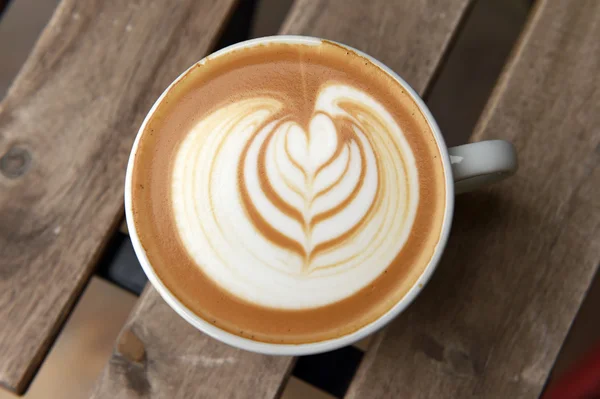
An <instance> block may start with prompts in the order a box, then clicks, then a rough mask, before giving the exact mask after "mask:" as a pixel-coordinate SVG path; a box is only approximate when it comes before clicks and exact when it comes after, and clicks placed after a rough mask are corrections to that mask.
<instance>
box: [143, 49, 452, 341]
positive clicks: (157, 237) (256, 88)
mask: <svg viewBox="0 0 600 399" xmlns="http://www.w3.org/2000/svg"><path fill="white" fill-rule="evenodd" d="M330 82H335V83H340V84H345V85H348V86H351V87H354V88H357V89H359V90H362V91H364V92H365V93H368V94H369V95H370V96H372V97H373V98H375V99H376V100H377V101H378V102H379V103H380V104H382V105H383V106H384V107H385V109H386V110H387V111H388V112H389V113H390V114H391V115H392V116H393V118H394V120H395V121H396V123H397V124H398V125H399V126H400V128H401V129H402V131H403V133H404V136H405V138H406V140H407V142H408V144H409V145H410V149H411V151H412V153H413V155H414V157H415V159H416V165H417V172H418V186H419V187H418V190H419V202H418V207H417V211H416V216H415V219H414V222H413V225H412V229H411V231H410V234H409V236H408V239H407V241H406V243H405V245H404V246H403V247H402V249H401V250H400V252H399V253H398V254H397V255H396V256H395V258H394V260H393V261H392V262H391V263H390V264H389V266H388V267H387V268H386V269H385V270H384V272H383V273H381V274H380V275H379V276H378V277H377V278H376V279H375V280H374V281H373V282H372V283H371V284H369V285H368V286H366V287H365V288H363V289H361V290H360V291H358V292H357V293H356V294H354V295H352V296H350V297H347V298H345V299H343V300H340V301H338V302H335V303H332V304H329V305H325V306H321V307H316V308H308V309H294V310H290V309H278V308H273V307H266V306H260V305H257V304H255V303H250V302H249V301H246V300H243V299H241V298H240V297H238V296H236V295H233V294H231V293H230V292H229V291H227V290H225V289H223V288H222V287H220V286H219V285H218V284H217V283H216V282H214V281H213V280H212V279H211V278H210V277H209V276H208V275H206V274H205V273H204V272H203V271H202V269H201V268H200V267H198V265H197V264H196V263H195V261H194V260H193V258H192V257H191V256H190V255H189V254H188V252H187V250H186V248H185V246H184V245H183V243H182V241H181V238H180V236H179V234H178V230H177V225H176V221H175V217H174V212H173V204H172V198H171V186H172V181H171V171H172V170H173V163H174V159H175V156H176V154H177V150H178V146H179V145H180V144H181V142H182V141H183V140H184V139H185V137H186V135H187V134H188V133H189V132H190V130H191V129H192V128H193V126H194V125H195V124H196V123H198V121H200V120H202V119H203V118H204V117H206V116H207V115H209V114H210V113H212V112H214V111H215V110H216V109H218V108H221V107H223V106H224V105H226V104H231V103H234V102H236V101H241V100H244V99H246V98H253V97H256V96H258V95H268V96H271V97H275V98H279V99H282V102H284V103H285V104H287V105H286V110H285V113H286V114H287V115H293V117H294V118H295V120H296V121H297V122H298V123H299V124H300V125H307V124H308V123H309V120H310V118H311V115H312V114H313V109H314V101H315V99H316V98H317V95H318V92H319V90H320V88H321V87H323V85H324V84H326V83H330ZM241 195H242V196H243V195H244V194H243V192H242V193H241ZM445 195H446V188H445V178H444V171H443V165H442V161H441V157H440V153H439V149H438V147H437V144H436V141H435V139H434V136H433V134H432V131H431V128H430V127H429V125H428V123H427V121H426V119H425V117H424V115H423V114H422V113H421V111H420V110H419V108H418V106H417V104H416V103H415V102H414V100H413V99H412V98H411V96H410V95H409V94H408V93H407V92H406V91H405V90H404V88H403V87H402V85H400V84H399V83H398V82H397V81H396V80H395V79H393V78H392V77H390V76H389V75H388V74H387V73H385V72H384V71H383V70H381V69H380V68H379V67H378V66H376V65H374V64H372V63H371V62H370V61H369V60H367V59H365V58H363V57H361V56H359V55H357V54H355V53H353V52H351V51H348V50H347V49H345V48H343V47H341V46H338V45H336V44H333V43H329V42H323V43H322V44H320V45H316V46H311V45H299V44H283V43H271V44H264V45H257V46H254V47H250V48H245V49H241V50H236V51H234V52H231V53H228V54H226V55H225V56H219V57H213V58H209V59H208V60H207V61H206V62H204V63H203V64H198V65H196V66H195V67H193V68H192V69H191V70H190V71H189V72H188V73H187V74H186V75H185V77H184V78H182V79H181V80H179V81H178V82H177V83H176V84H175V85H174V86H172V87H171V89H170V90H169V92H168V93H167V94H166V96H165V97H164V99H163V101H162V102H161V103H160V105H159V106H158V108H157V109H156V112H155V113H154V114H153V115H152V117H151V118H150V120H149V121H148V123H147V124H146V126H145V129H144V131H143V132H142V136H141V139H140V140H139V144H138V149H137V153H136V156H135V162H134V168H133V174H132V210H133V218H134V223H135V227H136V231H137V234H138V236H139V239H140V242H141V244H142V246H143V247H144V249H145V251H146V255H147V257H148V259H149V261H150V264H151V265H152V267H153V269H154V270H155V271H156V274H157V275H158V277H159V278H160V279H161V281H162V282H163V283H164V284H165V286H166V287H167V288H168V289H169V290H170V291H171V293H173V295H175V296H176V297H177V298H178V299H179V301H180V302H182V303H183V304H184V305H185V306H186V307H187V308H188V309H190V310H191V311H192V312H194V313H195V314H197V315H198V316H199V317H201V318H203V319H204V320H206V321H208V322H210V323H213V324H214V325H216V326H217V327H220V328H222V329H224V330H226V331H229V332H231V333H233V334H236V335H240V336H243V337H246V338H250V339H254V340H257V341H263V342H273V343H289V344H298V343H307V342H317V341H323V340H327V339H332V338H336V337H339V336H342V335H346V334H349V333H351V332H353V331H356V330H357V329H359V328H361V327H363V326H365V325H366V324H368V323H370V322H373V321H374V320H376V319H378V318H379V317H380V316H381V315H382V314H384V313H385V312H386V311H388V310H390V309H391V308H392V307H393V306H394V305H395V304H396V303H397V302H398V301H399V300H400V299H401V298H402V297H403V296H404V295H406V293H407V292H408V291H409V290H410V288H411V287H412V286H413V285H414V284H415V283H416V281H417V279H418V278H419V276H420V275H421V274H422V273H423V271H424V269H425V268H426V266H427V265H428V263H429V261H430V259H431V257H432V255H433V253H434V250H435V248H436V246H437V243H438V241H439V238H440V234H441V226H442V222H443V216H444V208H445ZM282 206H285V204H283V205H282ZM290 212H292V211H290ZM259 222H260V221H259ZM261 223H262V222H261ZM265 228H267V229H268V226H267V227H265ZM280 238H281V237H279V238H277V237H275V238H274V239H280ZM282 245H286V244H285V243H283V244H282ZM289 245H290V251H295V252H298V253H301V252H302V251H303V249H302V248H300V247H298V246H297V245H296V244H294V243H290V244H289ZM328 245H330V244H328ZM331 245H333V244H331ZM305 255H306V254H305Z"/></svg>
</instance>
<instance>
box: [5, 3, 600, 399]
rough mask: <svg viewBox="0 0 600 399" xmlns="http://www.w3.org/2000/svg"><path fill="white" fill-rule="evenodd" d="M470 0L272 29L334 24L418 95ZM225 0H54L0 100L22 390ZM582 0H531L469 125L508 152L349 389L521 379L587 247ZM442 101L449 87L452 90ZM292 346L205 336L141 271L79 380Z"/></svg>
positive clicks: (461, 208)
mask: <svg viewBox="0 0 600 399" xmlns="http://www.w3.org/2000/svg"><path fill="white" fill-rule="evenodd" d="M472 3H473V1H472V0H444V1H441V0H422V1H419V2H417V1H412V0H410V1H409V0H369V1H363V0H346V1H343V0H331V1H328V0H296V1H295V2H294V3H293V5H292V8H291V9H290V11H289V14H288V16H287V18H286V20H285V21H284V23H283V25H282V27H281V29H280V33H286V34H302V35H311V36H319V37H324V38H328V39H333V40H337V41H340V42H343V43H347V44H349V45H351V46H354V47H356V48H358V49H360V50H363V51H365V52H367V53H369V54H371V55H373V56H374V57H376V58H378V59H380V60H381V61H382V62H384V63H385V64H387V65H388V66H390V67H391V68H392V69H394V70H395V71H397V72H398V73H399V74H400V75H401V76H403V77H404V78H405V79H406V80H407V81H408V82H409V83H410V84H411V85H412V86H413V87H414V88H415V89H416V90H417V91H418V92H419V93H421V94H424V95H426V93H427V92H428V90H429V89H430V87H431V85H432V82H434V80H435V77H436V76H437V74H438V73H439V71H440V68H441V67H443V64H444V59H445V56H446V54H447V53H448V51H449V48H450V47H451V46H452V43H453V39H454V38H455V36H456V34H457V32H458V30H459V29H460V26H461V23H462V21H463V20H464V18H465V16H466V14H467V13H468V12H469V10H470V7H471V6H472ZM235 6H236V1H235V0H181V1H179V2H173V1H170V0H160V1H151V0H135V1H129V2H126V1H121V0H85V1H77V0H62V2H61V3H60V5H59V7H58V9H57V10H56V12H55V14H54V16H53V18H52V20H51V21H50V23H49V24H48V26H47V27H46V29H45V30H44V32H43V34H42V36H41V37H40V39H39V41H38V43H37V45H36V47H35V49H34V50H33V52H32V53H31V55H30V57H29V59H28V61H27V62H26V64H25V65H24V67H23V68H22V70H21V72H20V74H19V76H18V78H17V79H16V81H15V82H14V84H13V85H12V87H11V89H10V90H9V92H8V94H7V96H6V98H5V99H4V101H3V102H2V103H1V105H0V384H2V385H3V386H5V387H7V388H8V389H10V390H13V391H15V392H17V393H22V392H24V390H25V389H26V387H27V385H28V383H29V382H30V380H31V379H32V377H33V375H34V373H35V371H36V369H37V367H38V366H39V364H40V363H41V362H42V360H43V358H44V356H45V354H46V352H47V351H48V348H49V346H50V345H51V343H52V342H53V340H54V338H55V336H56V334H57V332H58V331H59V329H60V327H61V325H62V323H63V322H64V320H65V318H66V317H67V315H68V314H69V312H70V310H71V309H72V307H73V305H74V303H75V302H76V301H77V298H78V295H79V294H80V292H81V290H82V288H83V287H84V285H85V284H86V282H87V281H88V279H89V278H90V276H91V274H92V273H93V272H94V269H95V267H96V264H97V261H98V258H99V256H100V254H101V253H102V252H103V249H104V247H105V245H106V243H107V241H108V240H109V238H110V237H111V235H112V234H113V233H114V232H115V231H116V229H117V228H118V225H119V224H120V222H121V220H122V218H123V201H122V198H123V181H124V170H125V164H126V160H127V157H128V153H129V149H130V147H131V144H132V142H133V139H134V136H135V133H136V131H137V128H138V126H139V125H140V123H141V120H142V118H143V117H144V115H145V113H146V112H147V110H148V109H149V107H150V105H151V103H152V102H153V101H154V99H155V98H156V97H157V96H158V95H159V93H160V92H161V91H162V89H163V88H164V87H165V86H166V85H167V84H168V83H169V82H170V81H171V80H172V79H173V78H174V77H176V76H177V75H178V74H179V72H181V71H182V70H184V69H185V68H186V67H187V66H189V65H190V64H192V63H193V62H195V61H197V60H198V59H200V58H202V57H203V56H204V55H206V54H207V53H209V52H210V51H211V50H212V49H213V46H214V44H215V42H216V40H217V39H218V37H219V35H220V33H221V31H222V28H223V26H224V25H225V23H226V21H227V19H228V17H229V16H230V15H231V13H232V10H233V9H234V7H235ZM599 37H600V2H596V1H594V0H581V1H579V2H577V3H576V4H575V3H573V2H567V1H554V0H537V2H536V3H535V5H534V7H533V9H532V10H531V11H530V14H529V17H528V22H527V24H526V26H525V28H524V30H523V32H522V34H521V36H520V39H519V41H518V43H517V45H516V46H515V48H514V50H513V52H512V55H511V57H510V59H509V61H508V62H507V64H506V66H505V68H504V70H503V73H502V75H501V78H500V80H499V81H498V83H497V85H496V88H495V89H494V92H493V94H492V96H491V97H490V99H489V101H488V103H487V106H486V108H485V111H484V113H483V115H482V116H481V118H480V120H479V123H478V125H477V128H476V129H475V131H474V133H473V134H472V136H471V139H472V140H482V139H489V138H502V139H507V140H510V141H512V142H513V143H514V144H515V146H516V147H517V150H518V152H519V158H520V170H519V172H518V174H517V175H516V176H515V177H514V178H512V179H511V180H510V181H507V182H505V183H502V184H499V185H497V186H494V187H492V188H490V189H487V190H484V191H482V192H478V193H474V194H468V195H464V196H461V197H459V198H458V200H457V205H456V215H455V223H454V227H453V232H452V236H451V239H450V242H449V244H448V248H447V251H446V253H445V255H444V259H443V261H442V263H441V265H440V267H439V268H438V270H437V271H436V273H435V275H434V278H433V279H432V281H431V282H430V284H429V285H428V286H427V287H426V289H425V291H424V292H423V294H422V296H421V297H420V298H419V299H418V300H417V301H416V302H415V303H414V304H413V305H412V306H410V307H409V309H408V310H407V311H406V312H405V313H404V314H402V315H401V316H400V317H398V319H397V320H395V321H394V322H393V323H392V324H391V325H390V326H389V327H387V328H386V329H384V330H383V331H382V332H380V333H378V334H377V335H376V336H375V337H374V338H373V339H372V341H371V344H370V345H369V347H368V350H367V352H366V354H365V357H364V359H363V360H362V362H361V364H360V367H359V369H358V371H357V373H356V375H355V377H354V379H353V381H352V383H351V385H350V388H349V391H348V393H347V397H350V398H387V397H390V398H397V397H423V398H439V397H442V398H445V397H457V398H464V397H472V396H475V397H494V398H517V397H537V396H538V395H539V394H540V392H541V391H542V389H543V387H544V384H545V382H546V380H547V377H548V374H549V372H550V370H551V368H552V365H553V362H554V360H555V358H556V356H557V354H558V351H559V349H560V348H561V345H562V343H563V341H564V339H565V337H566V335H567V332H568V330H569V327H570V325H571V323H572V321H573V319H574V317H575V315H576V313H577V310H578V309H579V306H580V304H581V302H582V300H583V298H584V296H585V293H586V290H587V289H588V287H589V285H590V282H591V281H592V279H593V277H594V275H595V272H596V270H597V267H598V264H599V262H600V129H599V126H600V80H599V79H598V71H600V41H599V40H598V38H599ZM456 95H457V100H456V101H460V95H461V93H456ZM294 362H295V359H293V358H289V357H270V356H261V355H257V354H253V353H248V352H243V351H240V350H237V349H234V348H231V347H228V346H226V345H223V344H220V343H218V342H217V341H215V340H213V339H211V338H208V337H207V336H205V335H203V334H202V333H200V332H198V331H196V330H194V329H193V328H192V327H191V326H189V325H188V324H187V323H186V322H185V321H184V320H183V319H181V318H179V316H177V315H176V314H175V313H174V312H173V311H171V310H170V308H169V307H168V306H167V305H166V304H165V303H164V302H163V301H162V299H161V298H160V296H159V295H158V294H157V292H156V291H155V290H154V289H153V288H152V287H151V286H147V287H146V289H145V291H144V293H143V294H142V296H141V297H140V299H139V300H138V304H137V306H136V308H135V309H134V311H133V312H132V314H131V315H130V318H129V321H128V322H127V324H126V325H125V327H124V329H123V331H122V333H121V335H120V337H119V339H118V341H117V343H116V345H115V350H114V353H113V356H112V358H111V359H110V361H109V363H108V365H107V366H106V369H105V371H104V373H103V374H102V376H101V377H100V378H99V380H98V383H97V385H96V387H95V389H94V392H93V394H92V397H94V398H117V397H118V398H133V397H157V398H163V397H165V398H167V397H173V398H175V397H181V398H187V397H209V398H212V397H236V398H238V397H239V398H242V397H244V398H245V397H247V398H272V397H277V396H278V395H279V394H280V393H281V392H282V389H283V387H284V385H285V383H286V381H287V379H288V378H289V373H290V370H291V368H292V367H293V365H294Z"/></svg>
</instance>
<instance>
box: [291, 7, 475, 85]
mask: <svg viewBox="0 0 600 399" xmlns="http://www.w3.org/2000/svg"><path fill="white" fill-rule="evenodd" d="M349 3H350V2H348V1H344V0H335V1H329V0H302V1H297V2H296V6H295V9H294V12H292V13H290V14H289V16H288V19H287V20H286V22H285V23H284V26H283V31H284V32H286V33H293V34H302V35H309V36H317V37H321V38H325V39H329V40H335V41H339V42H342V43H345V44H349V45H350V46H352V47H355V48H357V49H359V50H361V51H364V52H366V53H367V54H369V55H372V56H373V57H375V58H377V59H378V60H380V61H381V62H383V63H384V64H386V65H387V66H389V67H390V68H391V69H393V70H394V71H396V72H397V73H399V74H400V75H401V76H402V77H403V78H404V79H405V80H406V81H407V82H408V83H409V84H410V85H411V86H412V87H413V88H414V89H415V90H416V91H417V92H419V93H423V92H424V91H425V88H426V87H427V86H428V84H429V83H430V82H431V80H432V79H433V78H434V76H435V74H436V72H437V68H438V66H439V64H440V61H441V60H442V58H443V57H444V55H445V53H446V51H447V50H448V48H449V45H450V42H451V40H452V39H453V38H454V33H455V32H456V30H457V28H458V25H459V24H460V23H461V21H462V18H463V16H464V15H465V13H466V11H467V9H468V8H469V6H470V5H471V4H472V0H422V1H412V0H391V1H390V0H369V1H362V0H355V1H352V4H349Z"/></svg>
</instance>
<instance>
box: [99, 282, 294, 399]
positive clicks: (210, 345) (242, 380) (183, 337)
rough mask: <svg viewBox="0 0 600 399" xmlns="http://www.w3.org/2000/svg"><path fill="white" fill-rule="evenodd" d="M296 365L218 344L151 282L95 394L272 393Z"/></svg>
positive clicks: (255, 395)
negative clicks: (190, 320)
mask: <svg viewBox="0 0 600 399" xmlns="http://www.w3.org/2000/svg"><path fill="white" fill-rule="evenodd" d="M292 365H293V362H292V361H291V359H290V358H286V357H276V356H261V355H258V354H254V353H250V352H246V351H242V350H239V349H234V348H232V347H230V346H227V345H224V344H220V343H218V342H217V341H215V340H213V339H212V338H210V337H208V336H207V335H205V334H202V333H201V332H199V331H198V330H196V329H195V328H194V327H192V326H191V325H189V324H188V323H186V322H185V321H184V320H183V319H181V318H179V316H178V315H177V314H175V312H173V310H172V309H171V308H170V307H169V306H168V305H167V304H166V303H165V302H164V301H163V300H162V298H161V297H160V296H159V295H158V293H157V292H156V291H155V290H154V288H152V287H151V286H150V285H148V286H147V287H146V290H145V291H144V293H143V294H142V296H141V298H140V300H139V301H138V306H137V307H136V309H135V310H134V311H133V313H132V314H131V317H130V321H129V322H128V323H127V326H126V327H125V329H124V330H123V331H122V332H121V335H120V337H119V339H118V341H117V345H116V348H115V351H114V353H113V356H112V358H111V359H110V361H109V364H108V366H107V367H106V368H105V370H104V372H103V374H102V376H101V377H100V379H99V380H98V383H97V384H96V387H95V390H94V392H93V393H92V398H143V397H156V398H190V397H194V398H216V397H224V398H242V397H248V398H271V397H275V396H276V395H278V394H279V389H280V386H281V382H282V378H283V376H286V375H288V374H289V369H290V368H291V366H292Z"/></svg>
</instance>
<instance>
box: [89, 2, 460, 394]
mask: <svg viewBox="0 0 600 399" xmlns="http://www.w3.org/2000/svg"><path fill="white" fill-rule="evenodd" d="M350 3H352V4H350ZM469 4H470V0H452V1H447V0H444V1H440V0H427V1H422V2H420V3H419V4H416V3H415V2H413V1H412V0H411V1H408V0H395V1H389V0H372V1H369V2H368V4H367V3H366V2H364V1H362V0H352V1H349V0H336V1H327V0H297V1H296V2H295V3H294V5H293V7H292V9H291V10H290V13H289V15H288V18H287V20H286V22H285V23H284V25H283V27H282V29H281V33H284V34H302V35H312V36H319V37H324V38H327V39H331V40H337V41H340V42H344V43H347V44H350V45H352V46H355V47H357V48H359V49H361V50H363V51H366V52H368V53H370V54H372V55H374V56H375V57H378V58H380V59H382V60H383V61H384V62H387V63H388V65H389V66H390V67H392V68H395V69H396V70H397V71H398V72H399V73H401V74H402V75H403V76H405V77H406V78H407V79H408V81H409V82H411V83H412V84H413V85H414V87H416V88H417V89H418V90H420V91H423V90H424V88H425V87H426V86H427V84H428V83H429V82H430V80H431V79H432V76H433V75H434V73H435V71H436V68H437V66H438V65H439V63H440V61H441V59H442V57H443V54H444V53H445V50H446V49H447V47H448V45H449V43H450V41H451V38H452V37H453V34H454V32H455V31H456V29H457V27H458V25H459V23H460V21H461V19H462V17H463V15H464V14H465V12H466V10H467V6H468V5H469ZM392 16H394V17H392ZM131 341H133V342H134V344H129V345H125V348H126V349H122V348H121V350H120V349H119V345H118V346H117V349H116V350H115V353H114V355H113V357H112V359H111V361H110V362H109V364H108V366H107V368H106V369H105V371H104V374H103V375H102V377H101V378H100V380H99V382H98V385H97V386H96V390H95V392H94V394H93V397H94V398H138V397H186V398H187V397H198V398H200V397H217V392H218V395H220V396H219V397H231V398H273V397H277V396H278V395H279V393H280V392H281V390H282V388H283V384H284V383H285V381H286V379H287V378H288V375H289V370H290V369H291V366H292V364H293V361H294V360H293V359H292V358H290V357H270V356H261V355H257V354H252V353H249V352H244V351H239V350H235V349H232V348H230V347H228V346H226V345H223V344H220V343H218V342H216V341H214V340H212V339H210V338H208V337H206V336H204V335H202V334H200V333H198V332H196V331H194V330H193V328H192V327H190V326H188V325H187V323H186V322H185V321H184V320H183V319H181V318H180V317H179V316H178V315H177V314H175V312H173V311H170V310H169V309H168V307H167V305H166V304H165V303H164V302H163V301H162V299H161V298H160V297H159V295H158V293H157V292H156V291H155V290H154V289H153V288H151V287H147V288H146V291H145V292H144V294H143V296H142V298H141V299H140V304H139V308H138V311H136V312H134V314H133V315H132V317H131V319H130V320H129V322H128V323H127V326H126V328H125V329H124V331H123V332H122V337H121V340H120V342H121V343H122V342H131ZM130 345H131V346H133V347H135V348H134V349H128V348H127V346H130ZM120 346H122V347H123V344H121V345H120ZM142 349H143V350H142ZM124 352H125V354H124ZM128 352H131V353H133V354H126V353H128ZM141 353H143V355H142V354H141ZM136 359H138V360H136ZM190 359H192V360H190ZM202 359H205V360H202Z"/></svg>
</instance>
